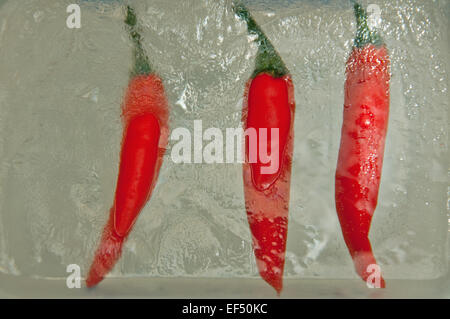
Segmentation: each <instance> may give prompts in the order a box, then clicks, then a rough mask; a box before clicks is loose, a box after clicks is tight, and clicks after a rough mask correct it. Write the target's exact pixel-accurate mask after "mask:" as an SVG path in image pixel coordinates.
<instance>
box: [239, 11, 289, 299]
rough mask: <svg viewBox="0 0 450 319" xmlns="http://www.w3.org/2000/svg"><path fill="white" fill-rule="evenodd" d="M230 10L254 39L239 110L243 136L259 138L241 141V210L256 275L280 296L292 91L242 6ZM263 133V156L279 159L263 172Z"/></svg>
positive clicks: (278, 60)
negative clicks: (249, 73) (253, 133)
mask: <svg viewBox="0 0 450 319" xmlns="http://www.w3.org/2000/svg"><path fill="white" fill-rule="evenodd" d="M234 10H235V12H236V14H237V15H238V16H239V17H240V18H242V19H243V20H245V21H246V22H247V28H248V31H249V33H251V34H255V35H257V42H258V48H259V49H258V53H257V57H256V63H255V71H254V73H253V76H252V78H251V79H250V80H249V81H248V83H247V87H246V90H245V94H244V96H245V99H244V107H243V111H242V122H243V124H244V128H245V129H246V131H248V129H254V130H255V131H256V134H257V136H258V138H257V139H258V144H257V146H256V147H255V148H253V147H252V145H251V144H250V143H251V141H250V140H247V141H246V147H245V153H246V160H245V163H244V165H243V177H244V194H245V206H246V210H247V218H248V222H249V225H250V230H251V233H252V237H253V249H254V253H255V257H256V263H257V266H258V270H259V273H260V275H261V277H262V278H263V279H264V280H265V281H266V282H267V283H269V284H270V285H271V286H272V287H273V288H275V290H276V291H277V292H278V293H280V292H281V290H282V288H283V271H284V261H285V251H286V238H287V227H288V213H289V188H290V178H291V163H292V151H293V143H292V142H293V135H294V134H293V133H294V132H293V128H294V111H295V102H294V87H293V84H292V80H291V77H290V75H289V71H288V70H287V68H286V66H285V65H284V63H283V61H282V60H281V58H280V56H279V55H278V53H277V52H276V51H275V49H274V47H273V46H272V44H271V43H270V42H269V40H268V39H267V37H266V36H265V35H264V33H263V32H262V31H261V29H260V27H259V26H258V25H257V24H256V22H255V20H253V18H252V17H251V16H250V14H249V12H248V10H247V9H246V8H245V7H244V6H243V5H242V4H239V5H235V6H234ZM272 128H275V129H278V135H279V136H278V140H277V139H272V136H271V129H272ZM264 131H265V132H267V133H266V135H265V136H266V137H267V147H266V148H267V154H272V151H275V150H276V149H277V147H278V157H276V158H274V157H272V160H275V166H274V170H273V171H272V172H270V171H269V172H267V171H266V172H264V171H263V169H266V170H267V169H268V167H269V166H270V165H271V164H272V165H273V164H274V163H267V161H266V160H265V159H264V158H261V148H260V147H261V138H263V139H264V133H262V132H264ZM261 134H263V136H261ZM262 148H263V149H264V148H265V147H264V146H263V147H262ZM265 151H266V150H263V153H264V152H265ZM255 153H256V154H255ZM252 158H254V159H256V161H252Z"/></svg>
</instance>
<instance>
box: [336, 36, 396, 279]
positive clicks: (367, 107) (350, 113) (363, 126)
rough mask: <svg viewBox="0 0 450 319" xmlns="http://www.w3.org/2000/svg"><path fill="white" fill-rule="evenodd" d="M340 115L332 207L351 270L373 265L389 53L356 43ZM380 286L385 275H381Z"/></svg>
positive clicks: (362, 271) (363, 275) (361, 273)
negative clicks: (372, 236)
mask: <svg viewBox="0 0 450 319" xmlns="http://www.w3.org/2000/svg"><path fill="white" fill-rule="evenodd" d="M346 74H347V79H346V82H345V101H344V117H343V125H342V133H341V144H340V149H339V157H338V163H337V169H336V178H335V199H336V210H337V213H338V217H339V221H340V224H341V228H342V233H343V236H344V240H345V243H346V245H347V247H348V249H349V252H350V255H351V256H352V258H353V262H354V265H355V269H356V272H357V273H358V274H359V276H360V277H361V278H362V279H363V280H364V281H367V279H368V277H369V275H370V274H371V273H370V272H368V271H367V267H368V266H369V265H370V264H376V260H375V257H374V255H373V253H372V247H371V244H370V241H369V237H368V236H369V230H370V224H371V221H372V217H373V214H374V211H375V208H376V206H377V198H378V189H379V186H380V179H381V169H382V165H383V155H384V145H385V138H386V132H387V126H388V115H389V80H390V74H389V57H388V52H387V50H386V48H385V47H384V46H375V45H373V44H370V43H369V44H365V45H364V46H363V47H355V48H353V51H352V53H351V55H350V57H349V59H348V61H347V69H346ZM380 281H381V282H380V284H381V287H382V288H384V287H385V282H384V279H383V278H381V280H380Z"/></svg>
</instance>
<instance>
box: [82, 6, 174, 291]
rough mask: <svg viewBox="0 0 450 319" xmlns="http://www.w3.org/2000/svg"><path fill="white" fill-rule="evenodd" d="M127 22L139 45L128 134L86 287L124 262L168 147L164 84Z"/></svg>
mask: <svg viewBox="0 0 450 319" xmlns="http://www.w3.org/2000/svg"><path fill="white" fill-rule="evenodd" d="M125 22H126V23H127V24H128V26H129V30H130V33H131V36H132V39H133V41H134V43H135V52H134V55H135V67H134V72H133V76H132V78H131V80H130V83H129V85H128V89H127V92H126V96H125V101H124V103H123V105H122V117H123V121H124V131H123V138H122V150H121V153H120V166H119V176H118V179H117V186H116V193H115V199H114V205H113V207H112V208H111V210H110V215H109V220H108V223H107V224H106V226H105V229H104V231H103V235H102V238H101V241H100V246H99V248H98V249H97V251H96V253H95V257H94V261H93V263H92V266H91V268H90V270H89V274H88V278H87V279H86V284H87V286H88V287H92V286H95V285H97V284H98V283H99V282H100V281H101V280H102V279H103V278H104V276H105V275H106V274H107V273H108V272H109V271H110V270H111V269H112V268H113V267H114V265H115V264H116V262H117V260H118V259H119V258H120V254H121V251H122V245H123V243H124V241H125V239H126V238H127V236H128V234H129V233H130V231H131V228H132V227H133V224H134V223H135V221H136V219H137V217H138V215H139V213H140V211H141V209H142V208H143V207H144V206H145V204H146V202H147V201H148V200H149V199H150V196H151V193H152V191H153V188H154V187H155V185H156V181H157V178H158V173H159V170H160V167H161V164H162V157H163V155H164V152H165V148H166V145H167V141H168V135H169V128H168V117H169V111H168V105H167V99H166V96H165V93H164V87H163V84H162V81H161V79H160V78H159V77H158V76H157V75H156V74H155V73H153V72H152V71H151V68H150V65H149V63H148V59H147V57H146V55H145V53H144V50H143V48H142V45H141V42H140V35H139V33H137V31H136V16H135V14H134V11H133V9H132V8H130V7H128V12H127V18H126V20H125Z"/></svg>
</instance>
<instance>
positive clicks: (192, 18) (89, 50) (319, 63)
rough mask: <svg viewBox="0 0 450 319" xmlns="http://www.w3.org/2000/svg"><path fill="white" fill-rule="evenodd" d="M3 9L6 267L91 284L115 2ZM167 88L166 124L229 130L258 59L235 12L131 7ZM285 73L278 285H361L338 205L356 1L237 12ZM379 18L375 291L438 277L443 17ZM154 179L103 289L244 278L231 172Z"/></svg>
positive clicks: (111, 155)
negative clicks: (343, 281) (382, 283)
mask: <svg viewBox="0 0 450 319" xmlns="http://www.w3.org/2000/svg"><path fill="white" fill-rule="evenodd" d="M72 2H73V1H54V0H40V1H32V0H29V1H12V0H11V1H0V271H1V272H3V273H7V274H17V275H19V274H20V275H24V276H33V277H37V278H43V277H46V278H48V277H50V278H54V277H63V276H66V266H67V265H68V264H79V265H80V266H81V267H82V272H83V273H86V271H87V267H88V266H89V263H90V262H91V259H92V256H93V253H94V249H95V247H96V244H97V241H98V239H99V236H100V231H101V229H102V228H103V225H104V223H105V221H106V218H107V213H108V209H109V207H110V206H111V203H112V200H113V195H114V189H115V182H116V177H117V168H118V156H119V148H120V139H121V134H122V125H121V121H120V103H121V101H122V96H123V93H124V89H125V87H126V85H127V82H128V72H129V69H130V67H131V41H130V40H129V38H128V35H127V32H126V30H125V28H124V24H123V18H124V11H123V5H122V4H121V2H119V1H80V2H79V3H80V6H81V14H82V17H81V19H82V20H81V23H82V27H81V29H68V28H67V27H66V18H67V15H68V14H67V13H66V7H67V5H68V4H70V3H72ZM132 3H133V5H134V7H135V8H136V12H137V14H138V17H139V19H140V22H141V24H142V34H143V36H144V40H143V44H144V47H145V49H146V50H147V53H148V55H149V56H150V59H151V61H152V64H153V66H154V67H155V68H156V70H157V71H158V73H159V74H160V75H161V77H162V78H163V79H164V84H165V87H166V90H167V94H168V98H169V102H170V107H171V120H170V125H171V127H172V128H176V127H186V128H188V129H190V130H191V132H192V131H193V121H194V120H196V119H202V120H203V127H204V128H208V127H218V128H223V129H224V128H226V127H237V126H238V125H239V120H240V115H241V106H242V94H243V90H244V86H245V83H246V81H247V79H248V78H249V76H250V75H251V73H252V71H253V65H254V57H255V53H256V46H255V44H253V43H252V41H251V38H250V37H248V36H247V31H246V26H245V24H244V23H243V22H241V21H240V20H239V19H237V18H236V17H235V15H234V14H233V12H232V10H231V1H217V0H206V1H197V0H186V1H175V0H174V1H167V0H159V1H156V0H155V1H144V0H142V1H132ZM246 3H247V4H248V6H249V8H250V10H251V11H252V12H253V15H254V17H255V19H256V20H257V21H258V22H259V23H260V25H261V26H262V28H263V29H264V31H265V32H266V34H267V35H268V37H269V38H270V40H271V41H272V42H273V44H274V45H275V47H276V48H277V49H278V51H279V53H280V55H281V56H282V58H283V59H284V61H285V63H286V65H287V67H288V68H289V69H290V71H291V73H292V76H293V81H294V86H295V97H296V102H297V109H296V118H295V143H294V163H293V169H292V185H291V203H290V205H291V207H290V222H289V231H288V244H287V255H286V268H285V274H286V277H289V278H312V277H314V278H328V279H332V278H357V276H356V274H355V273H354V271H353V265H352V263H351V259H350V257H349V255H348V252H347V249H346V247H345V244H344V241H343V238H342V235H341V231H340V227H339V224H338V219H337V215H336V212H335V207H334V170H335V166H336V160H337V154H338V147H339V137H340V128H341V124H342V108H343V83H344V78H345V74H344V71H345V62H346V59H347V56H348V55H349V52H350V50H351V46H352V41H353V38H354V34H355V19H354V16H353V11H352V7H351V5H350V1H346V0H345V1H344V0H330V1H279V2H276V4H270V5H269V4H268V3H271V2H270V1H268V0H264V1H261V0H259V1H246ZM362 3H363V5H364V6H367V5H368V4H369V3H376V4H377V5H379V7H380V8H381V18H382V22H381V27H382V34H383V37H384V39H385V41H386V44H387V47H388V49H389V51H390V55H391V64H392V69H391V71H392V82H391V113H390V114H391V115H390V121H389V131H388V137H387V145H386V151H385V159H384V167H383V176H382V182H381V189H380V195H379V205H378V208H377V210H376V212H375V217H374V220H373V223H372V228H371V235H370V237H371V240H372V245H373V248H374V253H375V255H376V256H377V258H378V262H379V263H380V265H381V267H382V269H383V271H384V274H385V278H387V279H389V278H397V279H431V278H436V277H439V276H443V275H444V274H445V273H446V271H447V262H448V259H447V253H448V248H447V235H448V219H447V218H448V217H447V207H446V202H447V200H448V197H447V196H448V195H447V191H448V185H449V183H448V173H447V171H448V164H449V163H448V159H449V156H448V135H447V134H448V120H449V118H448V75H447V74H448V73H447V70H448V67H449V66H448V61H449V53H448V52H449V42H448V41H449V38H448V29H449V25H448V16H449V14H450V6H449V3H448V2H447V1H445V0H437V1H419V0H416V1H412V0H398V1H371V2H369V1H363V2H362ZM172 145H173V143H171V144H170V145H169V149H168V151H167V154H166V158H165V162H164V164H163V167H162V170H161V173H160V179H159V181H158V184H157V187H156V189H155V191H154V193H153V196H152V199H151V201H150V202H149V204H148V205H147V206H146V207H145V209H144V210H143V211H142V213H141V215H140V217H139V219H138V221H137V223H136V226H135V228H134V231H133V232H132V234H131V235H130V237H129V240H128V242H127V244H126V245H125V248H124V252H123V258H122V259H121V260H120V262H119V264H118V265H117V266H116V268H115V270H114V271H113V273H112V275H113V276H119V277H122V276H194V277H199V276H202V277H239V276H241V277H249V276H252V277H256V276H257V270H256V266H255V262H254V256H253V253H252V248H251V237H250V232H249V229H248V224H247V219H246V215H245V209H244V198H243V189H242V188H243V186H242V169H241V166H240V165H239V164H215V165H213V164H175V163H173V162H172V160H171V158H170V150H171V149H170V147H171V146H172Z"/></svg>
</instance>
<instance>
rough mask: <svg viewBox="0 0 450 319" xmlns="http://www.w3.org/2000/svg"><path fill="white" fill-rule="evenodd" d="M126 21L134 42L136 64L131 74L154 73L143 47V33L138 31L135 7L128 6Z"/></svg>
mask: <svg viewBox="0 0 450 319" xmlns="http://www.w3.org/2000/svg"><path fill="white" fill-rule="evenodd" d="M125 23H126V24H127V26H128V32H129V33H130V36H131V39H132V40H133V43H134V50H133V51H134V53H133V54H134V66H133V70H132V72H131V74H132V76H136V75H148V74H150V73H152V71H153V70H152V68H151V67H150V63H149V61H148V57H147V55H146V54H145V51H144V48H143V47H142V43H141V35H140V34H139V32H138V26H137V18H136V14H135V13H134V9H133V8H132V7H130V6H127V17H126V18H125Z"/></svg>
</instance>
